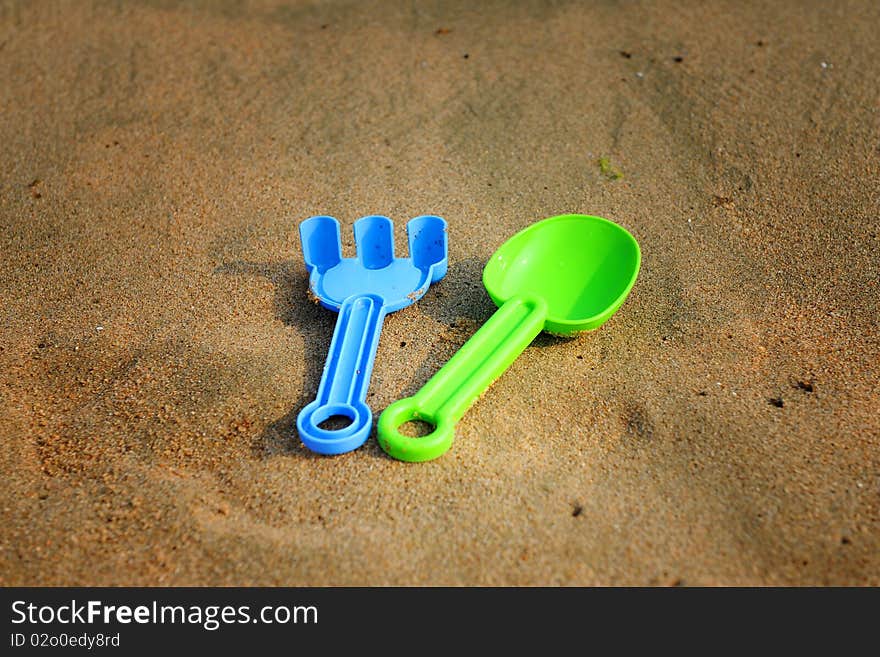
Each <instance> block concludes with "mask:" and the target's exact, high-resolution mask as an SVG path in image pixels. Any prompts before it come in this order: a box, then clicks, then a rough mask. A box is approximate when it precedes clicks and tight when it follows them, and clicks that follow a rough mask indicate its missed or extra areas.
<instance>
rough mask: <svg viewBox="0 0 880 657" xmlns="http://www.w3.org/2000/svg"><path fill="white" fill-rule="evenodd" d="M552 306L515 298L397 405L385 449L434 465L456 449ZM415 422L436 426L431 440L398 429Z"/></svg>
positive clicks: (386, 420)
mask: <svg viewBox="0 0 880 657" xmlns="http://www.w3.org/2000/svg"><path fill="white" fill-rule="evenodd" d="M546 317H547V304H546V302H544V300H542V299H538V298H535V297H526V296H513V297H511V298H510V299H508V300H507V301H505V302H504V304H503V305H502V306H501V307H500V308H499V309H498V310H497V311H495V314H494V315H492V317H490V318H489V320H488V321H487V322H486V323H485V324H483V326H482V327H480V330H479V331H477V332H476V333H474V335H473V336H472V337H471V339H470V340H468V341H467V342H466V343H465V344H464V345H463V346H462V347H461V349H459V350H458V351H457V352H456V353H455V355H454V356H453V357H452V358H450V359H449V362H448V363H446V365H444V366H443V367H442V368H441V369H440V371H439V372H437V373H436V374H435V375H434V376H433V377H431V379H430V380H429V381H428V382H427V383H426V384H425V385H424V386H422V389H421V390H419V391H418V392H417V393H416V394H415V395H413V396H412V397H407V398H406V399H401V400H400V401H396V402H394V403H393V404H391V406H389V407H388V408H386V409H385V411H384V412H383V413H382V415H381V416H380V417H379V426H378V433H379V444H380V445H381V446H382V449H384V450H385V451H386V452H388V454H390V455H391V456H393V457H394V458H396V459H400V460H401V461H429V460H431V459H435V458H437V457H438V456H440V455H441V454H443V453H444V452H445V451H446V450H448V449H449V447H450V446H451V445H452V440H453V438H454V437H455V423H456V422H458V421H459V420H460V419H461V416H462V415H464V413H465V411H467V409H468V408H470V406H471V404H473V403H474V401H476V399H477V398H478V397H479V396H480V395H481V394H483V392H485V391H486V389H487V388H488V387H489V386H490V385H491V384H492V382H493V381H495V379H497V378H498V377H499V376H501V374H502V373H503V372H504V370H506V369H507V368H508V367H509V366H510V364H511V363H512V362H513V361H514V360H516V357H517V356H519V355H520V354H521V353H522V352H523V350H525V348H526V347H528V346H529V343H531V341H532V340H534V339H535V336H537V335H538V333H540V332H541V330H542V329H543V328H544V320H545V319H546ZM410 420H423V421H425V422H428V423H430V424H432V425H434V431H432V432H431V433H430V434H428V435H427V436H422V437H420V438H413V437H411V436H404V435H403V434H402V433H400V431H398V427H400V425H402V424H404V423H406V422H409V421H410Z"/></svg>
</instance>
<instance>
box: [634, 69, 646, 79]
mask: <svg viewBox="0 0 880 657" xmlns="http://www.w3.org/2000/svg"><path fill="white" fill-rule="evenodd" d="M636 77H637V78H639V79H641V78H643V77H645V74H644V73H642V72H641V71H636Z"/></svg>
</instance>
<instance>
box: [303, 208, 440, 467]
mask: <svg viewBox="0 0 880 657" xmlns="http://www.w3.org/2000/svg"><path fill="white" fill-rule="evenodd" d="M393 230H394V225H393V224H392V222H391V220H390V219H388V218H387V217H381V216H369V217H363V218H362V219H359V220H358V221H356V222H355V224H354V238H355V244H356V246H357V257H356V258H343V257H342V247H341V243H340V240H339V222H338V221H336V219H334V218H333V217H326V216H319V217H312V218H310V219H307V220H305V221H304V222H302V223H301V224H300V227H299V235H300V241H301V242H302V250H303V257H304V258H305V262H306V267H308V269H309V272H310V275H309V289H310V291H311V294H312V295H313V296H314V298H315V300H316V301H319V302H320V303H321V305H323V306H324V307H325V308H329V309H330V310H335V311H337V312H338V313H339V318H338V319H337V320H336V328H335V330H334V331H333V339H332V340H331V342H330V351H329V353H328V354H327V360H326V362H325V364H324V372H323V375H322V377H321V384H320V386H319V388H318V396H317V398H316V399H315V400H314V401H313V402H311V403H310V404H308V405H307V406H306V407H305V408H303V409H302V411H300V413H299V415H298V416H297V419H296V428H297V431H298V433H299V436H300V438H301V439H302V441H303V443H304V444H305V445H306V447H308V448H309V449H310V450H312V451H314V452H318V453H320V454H342V453H344V452H348V451H351V450H353V449H357V448H358V447H360V446H361V445H362V444H363V443H364V441H365V440H366V439H367V437H368V436H369V434H370V429H371V428H372V424H373V414H372V412H371V411H370V409H369V407H368V406H367V405H366V401H365V400H366V395H367V387H368V386H369V383H370V375H371V374H372V372H373V361H374V359H375V357H376V348H377V347H378V345H379V334H380V332H381V330H382V323H383V321H384V319H385V315H386V314H388V313H391V312H394V311H395V310H400V309H401V308H405V307H406V306H408V305H410V304H412V303H415V302H416V301H417V300H418V299H420V298H421V297H422V296H423V295H424V294H425V292H427V291H428V287H429V286H430V284H431V283H432V282H435V281H439V280H440V279H441V278H443V276H444V275H445V274H446V250H447V246H446V222H445V221H444V220H443V219H441V218H440V217H435V216H431V215H425V216H422V217H416V218H415V219H412V220H410V222H409V223H407V225H406V230H407V233H408V235H409V253H410V257H409V258H395V257H394V238H393ZM340 415H341V416H343V417H345V418H347V419H349V420H351V423H350V424H348V426H345V427H343V428H340V429H336V430H333V429H325V428H322V427H321V426H319V425H320V424H321V423H322V422H324V421H325V420H327V419H329V418H331V417H334V416H340Z"/></svg>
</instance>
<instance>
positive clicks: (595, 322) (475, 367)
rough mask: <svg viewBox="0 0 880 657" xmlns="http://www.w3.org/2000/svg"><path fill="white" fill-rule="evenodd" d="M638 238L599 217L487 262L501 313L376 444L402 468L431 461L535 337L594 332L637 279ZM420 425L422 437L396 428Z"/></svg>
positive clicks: (532, 236) (536, 235) (382, 429)
mask: <svg viewBox="0 0 880 657" xmlns="http://www.w3.org/2000/svg"><path fill="white" fill-rule="evenodd" d="M640 261H641V253H640V251H639V245H638V243H637V242H636V240H635V238H634V237H633V236H632V235H630V234H629V233H628V232H627V231H626V230H624V229H623V228H621V227H620V226H618V225H617V224H615V223H613V222H611V221H608V220H607V219H603V218H601V217H592V216H587V215H581V214H565V215H560V216H558V217H551V218H550V219H544V220H543V221H539V222H538V223H536V224H533V225H531V226H529V227H528V228H526V229H525V230H522V231H520V232H519V233H517V234H516V235H514V236H513V237H511V238H510V239H509V240H507V241H506V242H505V243H504V244H502V245H501V248H499V249H498V250H497V251H496V252H495V254H494V255H493V256H492V257H491V258H490V259H489V262H488V263H487V264H486V267H485V269H484V270H483V285H485V286H486V291H487V292H488V293H489V296H490V297H492V301H494V302H495V304H496V305H497V306H498V310H497V311H496V312H495V314H494V315H492V317H490V318H489V321H487V322H486V323H485V324H484V325H483V326H482V327H481V328H480V330H479V331H477V332H476V333H475V334H474V335H473V337H471V339H470V340H468V341H467V342H466V343H465V344H464V345H463V346H462V348H461V349H459V350H458V352H456V354H455V355H454V356H453V357H452V358H451V359H450V360H449V362H448V363H446V365H444V366H443V367H442V368H441V369H440V371H439V372H437V373H436V374H435V375H434V376H433V377H432V378H431V380H430V381H428V382H427V383H426V384H425V385H424V386H423V387H422V389H421V390H419V391H418V392H417V393H416V394H415V395H414V396H412V397H408V398H406V399H401V400H400V401H397V402H394V403H393V404H391V406H389V407H388V408H386V409H385V411H384V412H383V413H382V415H381V417H380V418H379V426H378V433H379V444H380V445H381V446H382V449H384V450H385V451H386V452H388V454H390V455H391V456H393V457H394V458H396V459H400V460H402V461H429V460H431V459H434V458H437V457H438V456H440V455H441V454H443V453H444V452H445V451H446V450H448V449H449V447H450V446H451V445H452V439H453V437H454V434H455V423H456V422H458V420H459V419H461V416H462V415H464V413H465V411H467V409H468V408H469V407H470V406H471V404H472V403H473V402H474V401H475V400H476V399H477V397H479V396H480V395H481V394H482V393H483V392H485V390H486V389H487V388H488V387H489V386H490V385H491V384H492V382H493V381H494V380H495V379H497V378H498V377H499V376H501V374H502V372H504V370H506V369H507V368H508V367H509V366H510V364H511V363H512V362H513V361H514V360H515V359H516V357H517V356H519V355H520V354H521V353H522V352H523V350H525V348H526V347H527V346H528V345H529V343H530V342H531V341H532V340H533V339H534V338H535V336H537V335H538V333H540V332H541V331H542V330H543V331H547V332H549V333H553V334H557V335H571V334H573V333H577V332H579V331H589V330H592V329H595V328H598V327H599V326H601V325H602V324H603V323H604V322H605V321H607V320H608V319H609V318H610V317H611V316H612V315H613V314H614V313H615V312H616V311H617V309H618V308H620V305H621V304H622V303H623V301H624V299H626V296H627V295H628V294H629V291H630V289H632V286H633V283H635V281H636V275H637V274H638V272H639V263H640ZM410 420H422V421H424V422H428V423H429V424H431V425H433V426H434V430H433V431H432V432H431V433H430V434H428V435H427V436H421V437H419V438H415V437H411V436H405V435H403V434H401V433H400V431H398V428H399V427H400V426H401V425H402V424H404V423H406V422H408V421H410Z"/></svg>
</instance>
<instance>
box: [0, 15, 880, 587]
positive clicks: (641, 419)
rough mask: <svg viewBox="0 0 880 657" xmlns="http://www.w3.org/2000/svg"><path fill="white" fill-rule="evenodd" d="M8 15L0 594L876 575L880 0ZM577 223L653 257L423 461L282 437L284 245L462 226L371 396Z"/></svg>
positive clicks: (291, 392)
mask: <svg viewBox="0 0 880 657" xmlns="http://www.w3.org/2000/svg"><path fill="white" fill-rule="evenodd" d="M470 5H471V3H467V2H452V3H440V2H434V3H431V2H425V3H418V2H417V3H386V2H336V3H329V2H313V3H306V2H301V3H293V4H289V5H282V4H280V3H274V2H247V3H238V2H180V3H178V2H172V1H154V2H143V3H137V4H128V3H118V2H94V3H91V4H85V3H76V4H72V5H66V6H64V7H63V8H62V7H57V6H54V5H51V6H50V5H47V4H43V3H28V2H2V3H0V116H2V120H0V161H2V163H3V170H2V175H0V244H2V254H3V256H2V258H0V297H2V304H0V436H2V438H3V449H2V450H0V481H2V482H3V491H4V492H3V502H2V504H0V583H2V584H4V585H22V584H24V585H38V584H58V585H71V584H80V585H98V584H101V585H116V584H121V585H199V584H209V585H213V584H217V585H232V584H235V585H252V584H287V585H307V584H311V585H341V584H355V585H385V584H406V585H410V584H452V585H458V584H465V585H470V584H504V585H507V584H511V585H520V584H521V585H532V584H578V585H580V584H634V585H672V584H683V585H764V584H769V585H773V584H784V585H789V584H791V585H821V584H856V585H863V584H871V585H880V413H878V409H880V386H878V374H880V372H878V370H880V366H878V363H880V329H878V313H880V301H878V299H880V286H878V278H880V264H878V263H880V260H878V252H880V238H878V231H880V91H878V86H877V80H878V79H880V64H878V62H880V41H878V39H877V36H876V33H877V26H878V25H880V5H878V4H877V3H875V2H871V1H869V0H865V1H863V2H839V3H824V2H777V3H772V4H770V5H769V6H766V5H765V3H757V2H754V3H750V2H746V3H740V2H729V3H713V4H712V6H711V7H709V6H704V5H703V4H702V3H697V2H677V3H671V2H670V3H647V2H645V3H638V2H635V3H616V2H600V3H588V4H580V3H568V2H552V3H539V2H487V3H480V6H479V7H477V8H474V7H471V6H470ZM564 212H581V213H586V214H598V215H602V216H605V217H607V218H609V219H612V220H614V221H617V222H618V223H620V224H622V225H623V226H625V227H626V228H627V229H628V230H630V231H631V232H632V233H633V234H634V235H635V236H636V238H637V239H638V240H639V243H640V244H641V247H642V252H643V261H642V271H641V273H640V275H639V278H638V281H637V282H636V285H635V287H634V289H633V291H632V294H631V295H630V297H629V299H628V300H627V302H626V303H625V304H624V305H623V307H622V308H621V310H620V311H619V313H618V314H617V315H615V317H613V318H612V319H611V320H610V321H609V322H608V323H607V324H605V325H604V326H603V327H601V328H600V329H598V330H597V331H595V332H592V333H588V334H585V335H582V336H579V337H577V338H575V339H571V340H563V339H558V338H554V337H550V336H543V335H542V336H540V337H539V338H537V339H536V340H535V342H534V344H533V345H532V346H531V347H530V348H529V349H528V350H527V351H526V352H525V353H524V354H523V355H522V356H521V357H520V358H519V359H518V360H517V361H516V362H515V363H514V364H513V366H512V367H511V368H510V370H509V371H508V372H507V373H506V374H505V375H504V376H503V377H502V378H501V379H499V380H498V381H497V382H496V383H495V385H494V386H493V387H492V388H491V389H490V390H489V391H488V392H487V393H486V394H485V395H484V396H483V397H482V399H481V400H480V401H478V402H477V403H476V404H475V405H474V406H473V407H472V409H471V410H470V412H469V413H468V414H467V415H466V416H465V417H464V419H463V420H462V421H461V422H460V424H459V426H458V429H457V434H456V441H455V443H454V446H453V448H452V450H451V451H450V452H448V453H447V454H446V455H444V456H443V457H442V458H439V459H437V460H436V461H433V462H430V463H425V464H407V463H400V462H397V461H394V460H392V459H390V458H388V457H387V456H385V454H384V452H382V451H381V449H380V448H379V447H378V445H377V443H376V441H375V438H374V437H373V438H371V439H370V440H369V441H368V442H367V443H366V444H365V445H364V446H363V447H362V448H361V449H360V450H358V451H356V452H353V453H351V454H347V455H344V456H339V457H334V458H325V457H318V456H316V455H313V454H311V453H310V452H308V451H307V450H305V448H303V447H302V445H301V444H300V443H299V440H298V439H297V437H296V432H295V426H294V422H295V418H296V414H297V412H298V411H299V410H300V408H302V406H304V405H305V404H306V403H307V402H308V401H310V400H311V399H313V398H314V395H315V392H316V389H317V386H318V382H319V380H320V375H321V369H322V366H323V361H324V356H325V354H326V351H327V348H328V346H329V342H330V336H331V334H332V330H333V326H334V322H335V318H336V316H335V315H334V314H333V313H332V312H330V311H327V310H325V309H323V308H321V307H319V306H316V305H314V304H313V303H312V302H311V301H309V299H308V297H307V294H306V275H305V269H304V266H303V264H302V257H301V252H300V249H299V241H298V238H297V234H296V228H297V224H298V223H299V221H301V220H302V219H304V218H306V217H308V216H310V215H313V214H330V215H333V216H335V217H337V218H339V220H340V221H341V222H342V224H343V241H344V248H345V249H346V254H347V255H350V254H351V250H352V248H353V238H352V235H351V224H352V223H353V222H354V221H355V220H356V219H357V218H358V217H360V216H363V215H366V214H372V213H380V214H385V215H388V216H390V217H392V218H393V219H394V220H395V221H396V223H397V232H398V234H397V236H396V239H397V244H398V250H399V251H400V252H405V244H406V241H405V238H404V235H403V224H404V223H405V222H406V220H408V219H409V218H410V217H413V216H416V215H419V214H425V213H436V214H439V215H441V216H443V217H445V218H446V219H447V221H448V222H449V273H448V275H447V277H446V278H445V279H444V280H443V281H442V282H441V283H439V284H438V285H436V286H434V287H432V288H431V290H430V291H429V292H428V293H427V295H426V296H425V297H424V298H423V299H422V300H420V301H419V302H418V303H417V304H415V305H413V306H411V307H409V308H407V309H405V310H402V311H400V312H397V313H395V314H393V315H390V316H389V317H388V318H387V320H386V322H385V327H384V330H383V334H382V339H381V343H380V346H379V352H378V355H377V359H376V366H375V370H374V374H373V380H372V384H371V388H370V390H371V392H370V395H369V398H368V403H369V405H370V406H371V407H372V409H373V410H374V414H375V415H378V413H379V412H381V410H382V409H384V408H385V407H386V406H388V405H389V404H390V403H391V402H393V401H394V400H396V399H398V398H400V397H401V396H403V395H407V394H412V393H413V392H414V391H415V390H417V389H418V388H419V387H420V386H421V385H422V384H423V383H424V382H425V381H426V380H427V379H428V378H429V377H430V376H431V375H432V374H433V373H434V372H435V371H436V370H437V369H438V368H439V367H440V366H441V365H442V364H443V363H444V362H445V361H446V360H447V359H448V358H449V357H450V356H451V355H452V354H453V353H454V352H455V351H456V350H457V349H458V347H460V346H461V345H462V344H463V343H464V342H465V341H466V340H467V338H468V337H469V336H470V335H472V334H473V332H474V331H475V330H476V329H477V328H478V327H479V326H480V324H481V323H482V322H483V321H485V319H486V318H488V317H489V315H490V314H491V313H492V312H493V310H494V308H495V307H494V305H493V304H492V302H491V300H490V299H489V298H488V295H487V294H486V293H485V291H484V289H483V287H482V285H481V270H482V266H483V264H484V263H485V261H486V260H487V259H488V257H489V256H490V255H491V253H492V252H493V251H494V250H495V249H496V248H497V247H498V246H499V245H500V244H501V243H502V242H504V240H505V239H507V238H508V237H509V236H510V235H512V234H513V233H514V232H516V231H517V230H519V229H521V228H523V227H525V226H527V225H529V224H531V223H533V222H534V221H537V220H539V219H541V218H544V217H548V216H552V215H555V214H560V213H564Z"/></svg>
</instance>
